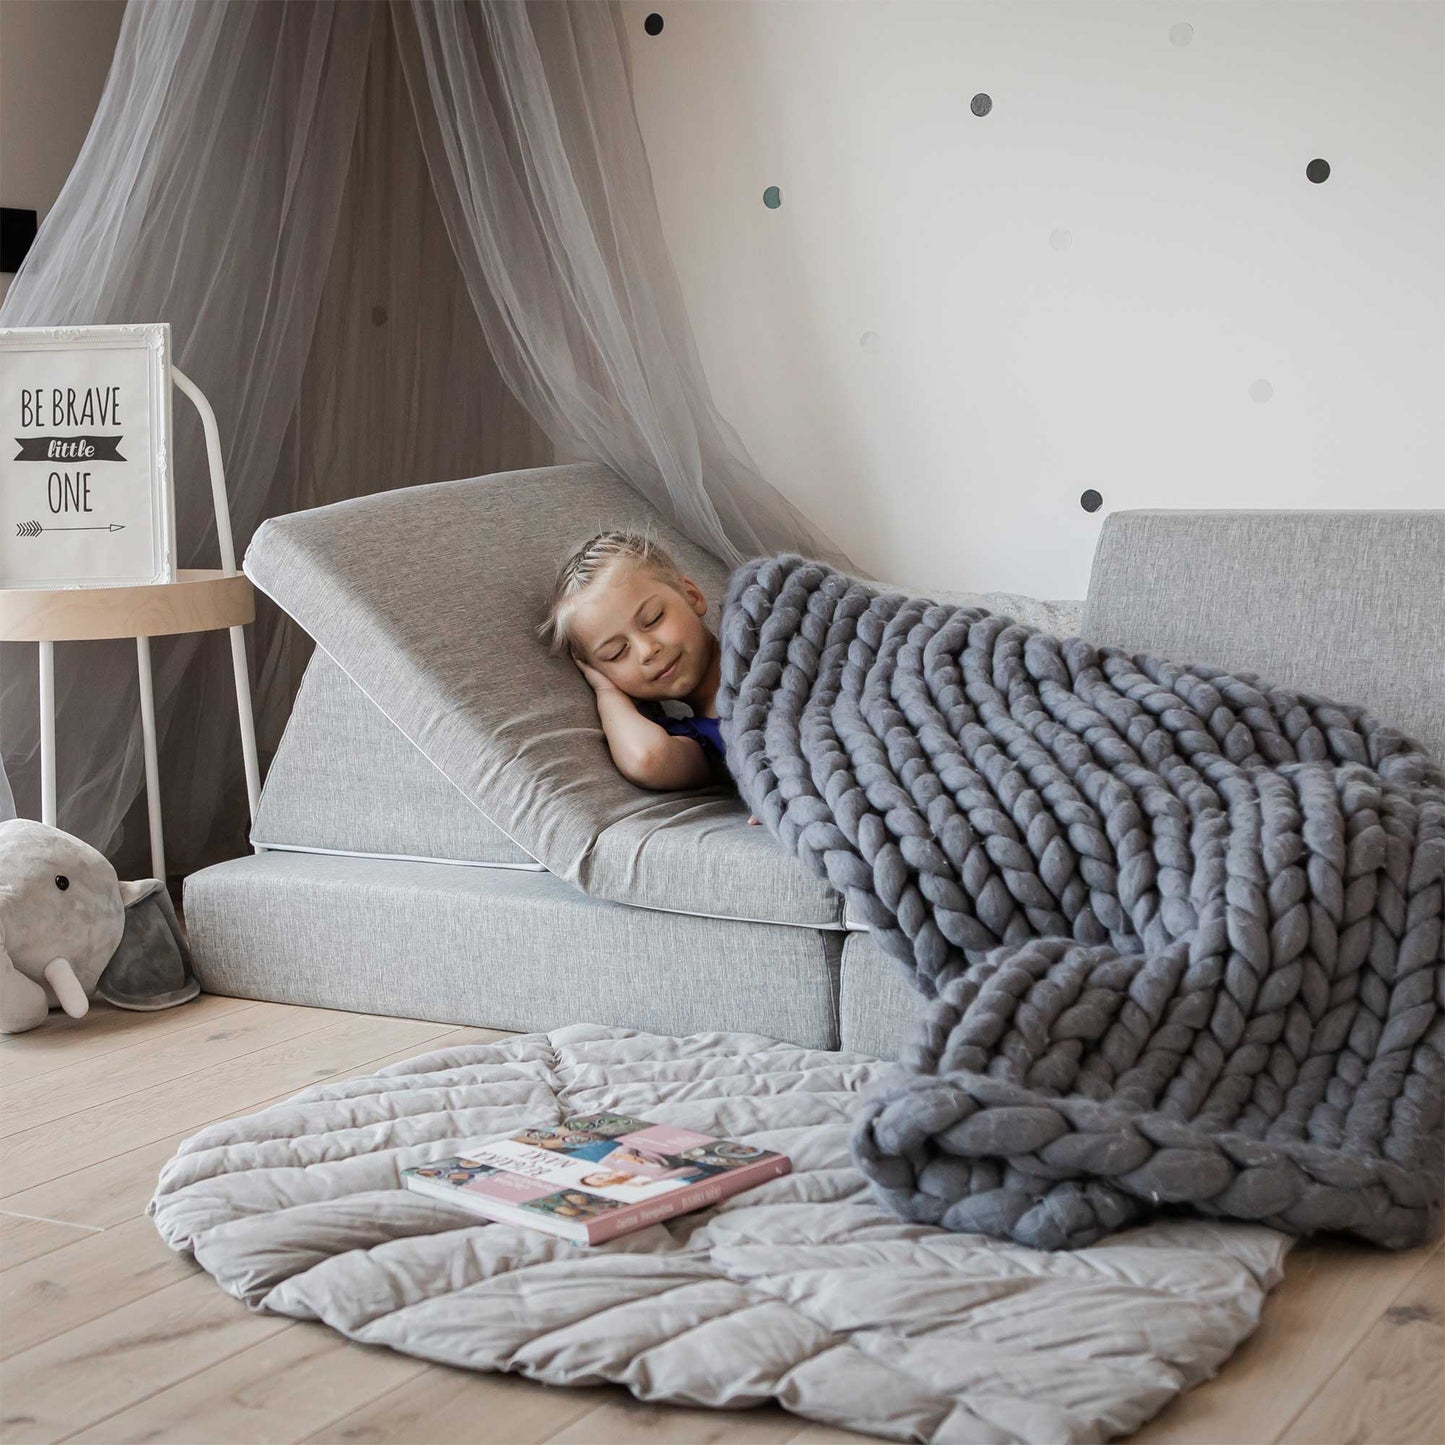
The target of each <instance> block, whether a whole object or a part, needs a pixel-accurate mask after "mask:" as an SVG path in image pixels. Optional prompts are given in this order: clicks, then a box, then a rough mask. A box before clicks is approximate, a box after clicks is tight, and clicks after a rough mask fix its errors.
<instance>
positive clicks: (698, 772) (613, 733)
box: [573, 658, 712, 790]
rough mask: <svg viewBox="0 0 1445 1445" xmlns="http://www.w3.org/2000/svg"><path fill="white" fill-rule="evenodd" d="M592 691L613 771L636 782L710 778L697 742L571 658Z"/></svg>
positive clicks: (656, 784) (691, 782)
mask: <svg viewBox="0 0 1445 1445" xmlns="http://www.w3.org/2000/svg"><path fill="white" fill-rule="evenodd" d="M573 661H574V662H576V663H577V666H578V667H579V668H580V669H581V670H582V675H583V677H585V678H586V679H587V681H588V682H589V683H591V684H592V690H593V692H595V693H596V694H597V715H598V717H600V718H601V719H602V731H603V732H604V733H605V734H606V735H607V747H608V751H610V752H611V754H612V761H613V762H614V763H616V764H617V771H618V772H619V773H621V774H622V776H623V777H624V778H626V779H627V781H628V782H630V783H636V784H637V786H638V787H639V788H656V789H667V790H670V789H673V788H702V787H706V786H707V784H708V783H709V782H711V780H712V778H711V774H710V773H709V772H708V766H707V756H706V754H705V753H704V752H703V750H702V744H701V743H698V742H694V741H693V740H692V739H691V738H681V737H676V736H674V735H673V734H672V733H670V732H668V730H667V729H666V728H664V727H659V726H658V725H657V724H656V723H655V722H653V721H652V719H651V718H645V717H643V715H642V714H641V713H640V712H638V710H637V704H636V703H634V702H633V700H632V699H631V698H630V697H628V695H627V694H626V693H625V692H623V691H622V689H621V688H619V687H617V686H615V685H614V684H613V683H611V682H609V681H608V680H607V679H606V678H605V677H603V676H602V674H601V673H600V672H598V671H597V669H596V668H595V667H589V666H588V665H587V664H586V663H585V662H583V661H581V660H580V659H578V658H574V659H573Z"/></svg>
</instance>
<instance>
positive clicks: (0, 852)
mask: <svg viewBox="0 0 1445 1445" xmlns="http://www.w3.org/2000/svg"><path fill="white" fill-rule="evenodd" d="M200 991H201V985H200V983H199V981H198V980H197V979H196V976H195V974H194V973H193V972H192V969H191V956H190V951H189V949H188V948H187V947H186V941H185V938H184V937H183V936H182V934H181V931H180V928H179V926H178V925H177V923H176V913H175V909H174V908H173V907H172V906H171V900H170V897H169V895H168V894H167V893H166V890H165V885H164V884H163V883H161V882H160V880H159V879H155V878H147V879H144V880H142V881H141V882H139V883H122V882H121V881H120V880H119V879H118V878H117V877H116V873H115V869H114V868H112V867H111V865H110V863H109V862H108V861H107V859H106V857H105V855H104V854H103V853H100V852H97V850H96V849H94V848H92V847H91V846H90V844H88V843H82V842H81V841H80V839H79V838H72V837H71V836H70V834H69V833H62V832H61V831H60V829H58V828H48V827H46V826H45V824H43V823H33V822H31V821H30V820H29V819H27V818H12V819H10V820H9V821H8V822H5V823H0V1033H5V1034H18V1033H24V1032H25V1031H26V1030H27V1029H33V1028H35V1027H37V1026H38V1025H39V1024H42V1023H44V1022H45V1017H46V1015H47V1014H48V1013H49V1012H50V1010H51V1009H52V1008H55V1007H60V1008H63V1009H64V1010H65V1012H66V1013H68V1014H69V1015H70V1016H71V1017H72V1018H80V1017H81V1016H82V1015H83V1014H84V1013H86V1011H87V1010H88V1009H89V1008H90V999H91V996H92V995H95V996H98V997H100V998H103V999H105V1000H106V1001H107V1002H108V1003H113V1004H115V1005H117V1006H118V1007H120V1008H130V1009H162V1008H171V1007H173V1006H174V1005H176V1004H181V1003H187V1002H189V1000H191V999H193V998H195V996H196V995H197V994H198V993H200Z"/></svg>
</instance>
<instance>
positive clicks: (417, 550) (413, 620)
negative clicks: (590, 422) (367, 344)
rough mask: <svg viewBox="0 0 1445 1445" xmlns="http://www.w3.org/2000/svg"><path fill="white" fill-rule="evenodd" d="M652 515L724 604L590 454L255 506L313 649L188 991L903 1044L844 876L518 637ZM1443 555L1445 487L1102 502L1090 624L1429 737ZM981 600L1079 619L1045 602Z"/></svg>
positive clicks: (1440, 659)
mask: <svg viewBox="0 0 1445 1445" xmlns="http://www.w3.org/2000/svg"><path fill="white" fill-rule="evenodd" d="M643 522H650V523H651V524H652V525H653V526H654V527H655V528H656V530H657V531H658V532H659V533H660V534H661V535H662V537H663V539H664V541H665V542H666V543H667V544H668V545H669V546H670V547H671V548H672V549H673V551H674V553H675V555H677V557H678V559H679V561H680V562H681V564H682V565H683V567H684V570H686V571H688V572H690V573H691V575H693V576H694V577H695V578H696V579H697V580H698V582H699V583H700V584H701V585H702V586H703V588H704V590H705V591H706V592H707V594H708V596H709V599H710V600H711V601H712V602H713V604H714V611H713V613H712V615H711V616H710V618H709V621H710V623H711V624H712V625H713V626H714V627H715V626H716V622H717V617H716V608H717V606H718V605H720V603H721V600H722V597H723V593H724V587H725V580H726V569H725V567H724V566H723V564H722V563H720V562H719V561H718V560H717V559H716V558H714V557H712V556H710V555H709V554H707V553H706V552H704V551H702V550H701V549H699V548H697V547H696V546H694V545H692V544H691V543H689V542H687V541H685V540H684V539H682V538H681V537H680V536H679V535H678V534H676V533H675V532H674V531H673V530H672V529H671V528H670V527H668V526H667V525H666V524H665V523H664V522H663V521H662V520H661V518H660V517H659V516H658V515H657V514H656V513H655V512H654V511H653V509H652V508H651V507H650V506H649V505H648V504H647V503H646V502H644V501H643V500H642V499H641V498H640V497H639V496H638V495H637V494H636V493H635V492H634V491H632V489H631V488H630V487H628V486H627V485H626V484H625V483H624V482H623V481H621V479H619V478H618V477H617V476H616V475H615V474H614V473H612V472H611V471H609V470H608V469H607V468H605V467H601V466H566V467H552V468H544V469H540V470H536V471H531V472H521V473H512V474H508V475H505V476H500V477H480V478H472V479H469V480H465V481H457V482H446V483H439V484H437V485H434V486H423V487H414V488H408V489H406V490H402V491H397V492H390V493H385V494H382V495H379V496H374V497H367V498H362V499H358V500H356V501H352V502H344V503H340V504H338V505H335V506H331V507H324V508H320V509H317V510H315V511H311V512H303V513H298V514H296V515H294V516H290V517H282V518H277V519H275V520H273V521H270V522H268V523H266V524H265V525H264V526H263V527H262V528H261V530H260V531H259V532H258V533H257V535H256V537H255V539H254V540H253V542H252V544H251V547H250V550H249V552H248V553H247V558H246V570H247V572H248V573H249V575H250V576H251V577H252V578H253V579H254V580H255V582H256V583H257V585H258V586H259V587H261V588H262V590H264V591H265V592H267V593H268V594H269V595H270V596H272V597H273V598H274V599H275V600H276V601H277V602H278V603H279V604H280V605H281V606H282V607H284V608H285V609H286V610H287V611H288V612H290V613H291V614H292V615H293V616H294V617H295V618H296V619H297V621H298V622H299V623H300V624H301V625H302V626H303V627H304V628H305V629H306V630H307V631H308V632H309V633H310V634H311V635H312V636H313V637H314V638H315V639H316V640H317V643H318V646H317V649H316V653H315V657H314V659H313V661H312V664H311V666H310V669H309V671H308V672H307V674H306V678H305V681H304V683H303V685H302V688H301V691H300V693H299V695H298V697H297V700H296V706H295V709H294V712H293V715H292V719H291V722H290V725H289V727H288V729H287V732H286V735H285V738H284V740H283V742H282V744H281V747H280V749H279V751H278V753H277V755H276V758H275V760H274V761H273V763H272V765H271V769H270V772H269V775H268V777H267V780H266V786H265V790H264V793H263V796H262V799H261V806H260V809H259V816H258V817H257V819H256V823H255V828H254V832H253V842H254V843H255V845H256V847H257V849H258V850H259V851H258V852H257V853H256V854H255V855H254V856H252V857H246V858H240V859H236V860H234V861H232V862H228V863H222V864H220V865H218V866H216V867H213V868H208V869H206V870H204V871H203V872H200V873H197V874H195V875H193V876H192V877H190V878H189V879H187V881H186V891H185V908H186V917H187V921H188V925H189V929H190V935H191V942H192V947H193V949H194V953H195V957H196V962H197V965H198V968H199V971H200V974H201V978H202V981H203V984H204V986H205V988H206V989H208V990H210V991H212V992H217V993H226V994H239V995H243V996H246V997H251V998H263V999H275V1000H280V1001H283V1002H290V1003H302V1004H315V1005H322V1006H326V1007H331V1008H344V1009H357V1010H363V1011H366V1012H377V1013H389V1014H399V1015H406V1016H410V1017H416V1018H426V1019H437V1020H444V1021H448V1022H455V1023H465V1024H480V1025H490V1026H494V1027H499V1028H509V1029H540V1028H551V1027H556V1026H558V1025H561V1024H564V1023H571V1022H577V1021H583V1020H585V1021H591V1022H596V1023H602V1024H614V1025H622V1026H630V1027H637V1028H643V1029H649V1030H653V1031H659V1032H665V1033H678V1034H682V1033H694V1032H701V1031H709V1030H722V1029H726V1030H741V1031H745V1032H755V1033H759V1034H766V1035H770V1036H775V1037H780V1038H785V1039H789V1040H794V1041H797V1042H800V1043H804V1044H809V1045H814V1046H817V1047H820V1048H835V1047H842V1048H846V1049H852V1050H858V1051H861V1052H866V1053H876V1054H889V1053H892V1052H893V1051H894V1050H895V1049H896V1047H897V1042H898V1039H899V1035H900V1032H901V1030H902V1029H903V1028H904V1026H905V1025H906V1022H907V1021H908V1019H909V1018H911V1016H912V1014H913V1012H914V1008H915V998H914V995H913V994H912V993H911V991H910V990H909V989H908V987H907V986H906V985H905V984H904V982H903V980H902V975H901V973H900V972H899V970H898V967H897V965H895V964H894V963H893V961H892V960H891V959H889V958H888V957H887V956H886V955H884V954H883V953H882V952H881V951H880V950H879V949H878V948H877V946H876V945H875V944H874V943H873V941H872V939H871V937H870V936H869V934H868V933H867V932H866V931H861V930H859V929H856V928H854V927H851V926H850V920H849V919H848V917H847V915H846V911H845V908H844V905H843V900H842V899H841V898H840V897H839V895H838V894H837V893H835V892H834V891H833V890H832V889H831V888H830V887H829V886H828V885H827V884H826V883H825V882H823V881H822V880H820V879H818V878H815V877H813V876H812V875H811V874H809V873H807V872H805V871H804V869H803V867H802V865H801V864H799V863H798V862H797V861H796V860H794V859H793V858H792V857H791V856H789V855H788V854H786V853H785V852H784V851H783V850H782V848H781V847H780V845H778V844H777V843H776V842H775V841H774V840H773V839H772V838H771V837H770V836H769V835H768V834H767V832H766V830H764V829H762V828H749V827H748V826H747V811H746V809H745V808H744V807H743V806H742V804H741V803H740V801H739V800H738V799H737V798H736V796H734V795H731V794H729V793H728V792H727V791H725V790H722V789H718V788H714V789H709V790H706V791H701V792H686V793H648V792H644V791H641V790H639V789H637V788H634V787H632V786H631V785H630V784H629V783H627V782H626V781H625V780H624V779H622V778H621V777H620V775H619V774H618V773H617V771H616V769H615V768H614V767H613V766H612V764H611V761H610V759H609V757H608V755H607V751H606V745H605V741H604V739H603V736H602V732H601V729H600V727H599V724H598V721H597V714H596V708H595V706H594V703H593V699H592V694H591V691H590V689H589V688H588V687H587V685H586V683H585V681H584V680H583V679H582V677H581V675H580V674H579V673H578V672H577V671H576V669H575V668H573V667H572V665H571V664H570V663H568V662H565V661H562V660H558V659H550V658H548V657H546V655H545V654H544V652H543V651H542V649H541V647H540V645H539V644H538V643H537V642H536V641H535V640H534V636H533V628H534V626H535V623H536V620H537V617H538V614H539V609H540V608H541V606H542V603H543V596H544V593H545V590H546V587H547V585H548V582H549V581H550V577H551V573H552V569H553V566H554V564H555V562H556V560H557V558H558V555H559V553H561V552H562V551H563V550H564V549H565V547H566V546H567V545H568V544H569V543H572V542H574V541H578V540H581V539H582V538H583V537H585V536H587V535H589V534H590V533H591V532H593V531H595V530H597V529H598V528H600V527H602V526H610V525H627V524H637V523H643ZM1442 563H1445V513H1441V512H1267V511H1261V512H1198V511H1180V512H1161V511H1151V512H1125V513H1116V514H1114V515H1113V516H1111V517H1110V518H1108V520H1107V521H1106V523H1105V526H1104V530H1103V534H1102V537H1101V539H1100V543H1099V547H1098V550H1097V553H1096V555H1095V559H1094V568H1093V576H1092V580H1091V582H1090V588H1089V596H1088V599H1087V602H1086V604H1085V605H1084V609H1083V616H1082V631H1083V633H1084V635H1085V636H1087V637H1089V638H1090V639H1092V640H1094V641H1097V642H1108V643H1118V644H1121V645H1123V646H1126V647H1128V648H1130V649H1134V650H1138V649H1147V650H1151V651H1155V652H1158V653H1161V654H1163V655H1165V656H1172V657H1175V658H1178V659H1186V660H1190V661H1199V662H1207V663H1213V664H1215V665H1219V666H1230V667H1232V668H1235V669H1237V670H1238V669H1253V670H1255V671H1258V672H1260V673H1261V674H1264V675H1266V676H1268V677H1270V678H1272V679H1275V680H1278V681H1280V682H1283V683H1286V684H1289V685H1292V686H1295V687H1299V688H1305V689H1310V690H1316V691H1319V692H1322V693H1325V694H1327V695H1331V696H1335V697H1338V698H1340V699H1343V700H1348V701H1358V702H1363V703H1365V704H1367V705H1369V706H1372V707H1373V708H1374V710H1375V711H1377V712H1378V713H1380V714H1381V715H1382V716H1385V717H1387V718H1389V719H1391V720H1393V721H1395V722H1396V723H1397V724H1398V725H1399V726H1400V727H1402V728H1403V729H1404V730H1405V731H1407V732H1410V733H1413V734H1414V735H1415V736H1416V737H1418V738H1419V739H1420V740H1421V741H1423V742H1424V743H1425V744H1426V745H1427V746H1429V747H1431V748H1432V749H1433V750H1434V751H1436V752H1437V753H1438V752H1441V751H1445V650H1442V645H1441V644H1442V638H1445V593H1442V590H1441V569H1442ZM947 580H953V581H954V582H962V581H966V580H967V579H964V578H958V579H947ZM910 590H916V591H927V590H928V589H927V588H924V587H917V586H915V587H913V588H911V589H910ZM932 595H936V596H939V597H942V598H945V599H946V600H961V598H962V597H963V596H965V595H966V594H957V593H948V594H945V593H939V592H934V593H933V594H932ZM993 606H994V610H996V611H1004V610H1008V611H1010V612H1011V613H1012V614H1013V615H1017V616H1021V618H1022V620H1025V621H1033V622H1037V623H1039V624H1040V625H1045V626H1052V627H1053V628H1055V629H1056V630H1060V631H1068V630H1073V629H1074V628H1075V627H1077V626H1078V619H1077V616H1076V615H1071V613H1070V611H1069V608H1068V606H1067V605H1064V606H1057V607H1053V608H1051V607H1049V606H1048V605H1045V604H1030V603H1028V602H1027V601H1026V600H1024V599H1010V600H1005V601H1002V602H1000V601H999V600H998V599H997V598H995V599H994V600H993Z"/></svg>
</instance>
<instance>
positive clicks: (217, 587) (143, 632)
mask: <svg viewBox="0 0 1445 1445" xmlns="http://www.w3.org/2000/svg"><path fill="white" fill-rule="evenodd" d="M255 616H256V594H255V593H254V592H253V591H252V590H251V579H250V578H249V577H246V576H244V575H243V574H239V573H238V574H237V575H236V576H234V577H227V576H226V575H225V574H224V573H223V572H221V571H220V570H219V569H215V570H213V569H210V568H201V569H196V568H181V569H180V570H179V571H178V572H177V574H176V580H175V581H174V582H160V583H152V584H150V585H148V586H142V587H62V588H52V589H46V588H29V587H0V642H88V641H94V640H97V639H100V638H106V637H165V636H169V635H171V634H174V633H177V632H214V631H216V630H217V629H218V628H222V627H238V626H240V625H241V624H243V623H246V622H250V621H252V620H253V619H254V618H255Z"/></svg>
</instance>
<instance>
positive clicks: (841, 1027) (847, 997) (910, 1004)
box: [838, 931, 923, 1059]
mask: <svg viewBox="0 0 1445 1445" xmlns="http://www.w3.org/2000/svg"><path fill="white" fill-rule="evenodd" d="M922 1007H923V995H922V994H920V993H919V992H918V990H917V989H915V988H914V987H913V985H912V984H911V983H909V982H908V979H907V977H906V976H905V974H904V971H903V965H902V964H900V963H899V962H898V960H897V959H896V958H894V957H893V955H892V954H891V953H885V952H884V951H883V950H882V949H881V948H879V946H878V944H877V943H876V942H875V941H874V939H873V935H872V934H871V933H868V932H866V931H862V932H857V933H849V934H848V935H847V937H846V938H845V939H844V942H843V960H842V968H841V971H840V976H839V981H838V1036H839V1038H840V1039H841V1040H842V1046H843V1047H844V1048H845V1049H847V1050H848V1051H849V1053H855V1054H871V1055H872V1056H873V1057H874V1058H878V1059H896V1058H897V1057H898V1056H899V1054H901V1053H902V1052H903V1045H904V1043H905V1042H906V1041H907V1039H908V1035H909V1032H910V1030H911V1029H912V1027H913V1021H914V1019H915V1018H917V1017H918V1014H919V1011H920V1010H921V1009H922Z"/></svg>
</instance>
